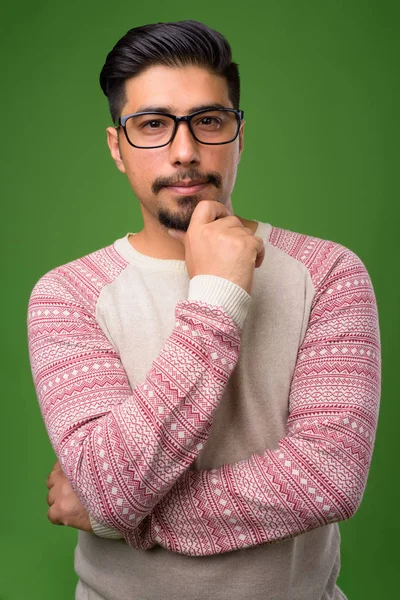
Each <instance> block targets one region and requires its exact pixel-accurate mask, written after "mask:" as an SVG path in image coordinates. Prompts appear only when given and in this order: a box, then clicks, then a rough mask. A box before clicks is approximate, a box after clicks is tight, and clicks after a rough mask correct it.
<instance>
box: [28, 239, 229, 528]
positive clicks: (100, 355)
mask: <svg viewBox="0 0 400 600" xmlns="http://www.w3.org/2000/svg"><path fill="white" fill-rule="evenodd" d="M126 267H127V262H126V261H125V260H124V259H123V258H122V257H121V256H120V255H119V254H118V252H117V251H116V249H115V248H114V246H108V247H107V248H104V249H102V250H98V251H96V252H94V253H92V254H89V255H88V256H85V257H83V258H81V259H78V260H75V261H72V262H70V263H68V264H67V265H64V266H62V267H58V268H56V269H54V270H52V271H50V272H49V273H47V274H46V275H44V276H43V277H42V278H41V279H40V280H39V281H38V282H37V284H36V285H35V287H34V289H33V291H32V294H31V297H30V302H29V307H28V341H29V353H30V362H31V368H32V374H33V379H34V384H35V387H36V392H37V395H38V399H39V403H40V407H41V411H42V415H43V419H44V421H45V424H46V428H47V431H48V434H49V437H50V440H51V443H52V445H53V448H54V450H55V452H56V454H57V456H58V458H59V460H60V463H61V465H62V468H63V470H64V472H65V474H66V475H67V477H68V479H69V481H70V483H71V485H72V487H73V488H74V489H75V491H76V492H77V494H78V496H79V498H80V499H81V502H82V503H83V505H84V506H85V507H86V508H87V510H88V512H89V513H90V514H91V515H93V516H94V518H95V519H97V520H98V521H99V522H103V523H105V524H107V525H108V526H110V527H113V528H116V529H118V530H120V531H124V530H126V529H128V530H132V528H136V527H137V526H138V524H139V523H140V522H141V520H142V519H143V518H144V517H145V516H146V515H148V514H149V513H150V512H151V511H152V510H153V508H154V506H155V505H156V504H157V503H158V502H159V500H160V499H161V498H162V497H163V496H164V495H165V494H167V492H168V491H169V490H170V489H171V487H172V486H173V485H174V483H175V482H176V481H177V479H179V477H180V476H181V475H182V473H183V472H184V471H185V470H186V469H187V468H188V467H189V466H190V464H191V463H192V462H193V461H194V460H195V458H196V456H197V455H198V453H199V452H200V450H201V448H202V447H203V444H204V442H205V440H206V439H207V436H208V433H209V429H210V427H211V424H212V419H213V414H214V411H215V408H216V407H217V406H218V403H219V401H220V399H221V397H222V394H223V391H224V389H225V387H226V385H227V382H228V380H229V377H230V375H231V373H232V371H233V369H234V367H235V365H236V363H237V360H238V357H239V347H240V335H239V331H238V328H237V326H236V324H235V323H234V321H233V320H232V319H231V317H230V316H228V315H227V314H226V313H225V311H223V310H222V309H221V308H220V307H216V306H210V305H209V304H207V303H204V302H194V301H191V302H189V301H182V302H179V303H178V304H177V305H176V309H175V316H176V322H175V327H174V329H173V331H172V333H171V335H170V336H169V337H168V339H167V340H166V341H165V344H164V345H163V347H162V349H161V351H160V354H159V356H158V357H157V358H156V359H155V360H154V361H153V363H152V368H151V370H150V371H149V372H148V373H147V375H146V378H145V381H143V382H142V383H141V384H140V385H138V386H136V387H135V389H134V390H132V389H131V387H130V384H129V381H128V379H127V376H126V373H125V370H124V369H123V366H122V364H121V362H120V358H119V356H118V354H117V353H116V351H115V349H114V348H113V347H112V345H111V344H110V342H109V341H108V339H107V337H106V336H105V335H104V333H103V331H102V330H101V329H100V327H99V325H98V323H97V321H96V303H97V300H98V297H99V294H100V292H101V290H102V289H103V287H104V286H106V285H108V284H110V283H111V282H112V281H114V280H115V279H116V277H118V275H119V274H120V273H121V272H122V271H123V270H124V269H125V268H126Z"/></svg>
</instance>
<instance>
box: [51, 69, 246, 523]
mask: <svg viewBox="0 0 400 600" xmlns="http://www.w3.org/2000/svg"><path fill="white" fill-rule="evenodd" d="M125 86H126V88H125V89H126V103H125V105H124V106H123V109H122V111H121V114H122V115H125V114H129V113H134V112H139V110H141V109H142V110H143V108H142V107H147V106H150V105H152V106H169V110H168V112H170V113H172V114H175V115H187V114H190V113H191V112H193V107H197V106H202V105H205V104H215V103H218V104H221V105H223V106H224V107H226V108H234V107H233V105H232V103H231V101H230V100H229V95H228V86H227V82H226V80H225V79H224V78H222V77H219V76H217V75H213V74H211V73H209V72H208V71H207V70H205V69H203V68H199V67H194V66H187V67H179V68H173V67H165V66H154V67H150V68H149V69H147V70H146V71H144V72H142V73H141V74H140V75H137V76H135V77H133V78H131V79H128V80H127V81H126V84H125ZM106 131H107V143H108V147H109V149H110V153H111V156H112V158H113V160H114V162H115V164H116V167H117V169H118V170H119V171H121V173H124V174H125V175H126V176H127V177H128V180H129V183H130V185H131V187H132V190H133V191H134V193H135V195H136V197H137V198H138V200H139V203H140V207H141V211H142V217H143V229H142V230H141V231H140V232H138V233H137V234H136V235H135V236H130V238H129V241H130V243H131V244H132V246H133V247H134V248H135V249H136V250H138V251H139V252H141V253H142V254H146V255H147V256H151V257H153V258H162V259H177V260H185V246H184V244H183V243H182V239H181V238H174V237H172V236H171V235H169V234H168V229H172V230H175V231H177V232H186V231H187V229H188V227H189V224H190V221H191V217H192V214H193V212H194V209H195V208H196V206H197V205H198V204H199V202H200V201H201V200H214V201H217V202H220V203H222V204H223V205H224V206H225V207H226V209H227V211H228V213H229V215H234V213H233V209H232V203H231V194H232V190H233V187H234V184H235V180H236V174H237V168H238V164H239V162H240V158H241V154H242V152H243V147H244V142H243V138H244V122H242V124H241V127H240V132H239V136H238V137H237V139H236V140H235V141H234V142H232V143H230V144H224V145H220V146H207V145H204V144H200V143H199V142H197V141H196V140H195V139H194V138H193V137H192V135H191V133H190V131H189V128H188V126H187V125H186V124H185V123H181V124H180V125H179V127H178V131H177V133H176V136H175V138H174V140H173V141H172V142H171V143H170V144H169V145H168V146H164V147H163V148H154V149H150V150H149V149H139V148H134V147H132V146H131V145H130V144H129V143H128V141H127V140H126V137H125V135H124V133H123V131H122V130H120V129H117V128H115V127H108V128H107V130H106ZM210 174H217V176H219V177H217V179H218V180H219V181H220V182H221V183H220V185H219V186H217V185H215V184H209V185H207V186H205V188H204V189H202V190H201V191H200V192H198V193H194V194H192V195H185V196H183V195H181V194H178V193H177V192H176V191H173V190H171V189H168V188H166V187H162V188H161V189H160V190H159V191H158V192H156V193H155V192H154V190H153V189H152V188H153V186H154V184H155V183H157V182H158V181H159V180H160V178H162V179H163V180H164V181H165V182H168V183H171V184H172V183H176V182H177V181H178V180H181V179H184V178H187V179H196V178H198V179H208V177H209V175H210ZM235 216H236V217H237V218H238V219H239V220H240V222H241V223H242V225H243V226H244V227H247V228H248V229H249V230H250V232H251V233H254V232H255V230H256V228H257V223H256V222H255V221H249V220H247V219H244V218H242V217H239V216H238V215H235ZM256 266H258V264H257V263H256ZM46 485H47V487H48V489H49V493H48V496H47V503H48V505H49V507H50V508H49V510H48V513H47V516H48V518H49V520H50V521H51V523H53V524H55V525H67V526H69V527H75V528H77V529H82V530H84V531H89V532H90V531H92V528H91V526H90V521H89V515H88V513H87V511H86V509H85V508H84V507H83V505H82V504H81V502H80V500H79V498H78V496H77V495H76V494H75V492H74V491H73V489H72V488H71V486H70V484H69V482H68V480H67V478H66V477H65V475H64V473H63V471H62V469H61V466H60V464H59V462H58V461H57V462H56V463H55V464H54V466H53V470H52V472H51V473H50V475H49V477H48V478H47V481H46Z"/></svg>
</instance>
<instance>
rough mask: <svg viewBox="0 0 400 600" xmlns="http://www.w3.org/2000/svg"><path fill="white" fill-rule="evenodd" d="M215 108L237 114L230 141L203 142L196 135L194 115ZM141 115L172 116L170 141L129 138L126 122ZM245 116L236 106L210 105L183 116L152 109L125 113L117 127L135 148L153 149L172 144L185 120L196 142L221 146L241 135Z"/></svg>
mask: <svg viewBox="0 0 400 600" xmlns="http://www.w3.org/2000/svg"><path fill="white" fill-rule="evenodd" d="M213 110H220V111H226V112H232V113H234V114H235V115H236V119H237V131H236V134H235V136H234V137H233V138H232V139H231V140H229V141H228V142H202V141H201V140H199V139H198V138H197V137H196V135H195V133H194V131H193V129H192V125H191V120H192V119H193V117H195V116H196V115H199V114H202V113H208V112H210V111H213ZM141 115H163V116H164V117H170V118H171V119H172V120H173V121H174V122H175V125H174V129H173V131H172V134H171V138H170V139H169V140H168V142H166V143H165V144H161V145H160V146H137V145H136V144H133V143H132V142H131V140H130V139H129V136H128V133H127V131H126V122H127V120H128V119H129V118H130V117H139V116H141ZM243 118H244V112H243V110H237V109H236V108H219V107H215V108H213V107H210V108H205V109H203V110H197V111H196V112H194V113H191V114H190V115H183V116H181V117H178V116H177V115H171V114H170V113H164V112H160V111H157V110H154V111H153V110H150V111H144V112H138V113H131V114H129V115H123V116H122V117H119V119H118V123H119V125H118V126H117V127H116V129H117V128H118V127H119V126H121V127H122V129H123V130H124V134H125V137H126V139H127V142H128V144H130V145H131V146H133V147H134V148H140V149H143V150H153V148H163V147H164V146H168V144H170V143H171V142H172V140H173V139H174V137H175V135H176V132H177V130H178V125H179V123H181V122H185V123H187V124H188V127H189V131H190V133H191V134H192V136H193V137H194V139H195V140H196V142H199V144H205V145H207V146H221V145H222V144H231V143H232V142H234V141H235V140H236V138H237V136H238V135H239V130H240V124H241V122H242V121H243Z"/></svg>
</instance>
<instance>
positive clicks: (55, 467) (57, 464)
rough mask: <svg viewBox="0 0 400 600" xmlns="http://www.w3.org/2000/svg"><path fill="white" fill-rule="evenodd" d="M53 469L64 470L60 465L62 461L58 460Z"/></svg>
mask: <svg viewBox="0 0 400 600" xmlns="http://www.w3.org/2000/svg"><path fill="white" fill-rule="evenodd" d="M53 471H56V472H57V471H62V467H61V465H60V461H59V460H56V462H55V463H54V466H53Z"/></svg>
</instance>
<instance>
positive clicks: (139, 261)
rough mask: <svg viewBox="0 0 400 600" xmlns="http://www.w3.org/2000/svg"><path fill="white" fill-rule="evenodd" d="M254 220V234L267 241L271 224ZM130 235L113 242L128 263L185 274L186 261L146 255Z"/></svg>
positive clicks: (130, 233)
mask: <svg viewBox="0 0 400 600" xmlns="http://www.w3.org/2000/svg"><path fill="white" fill-rule="evenodd" d="M254 221H255V222H256V223H257V229H256V230H255V232H254V235H258V236H259V237H262V238H263V240H264V242H265V243H266V242H268V238H269V234H270V232H271V229H272V226H271V225H270V224H269V223H263V222H261V221H256V220H254ZM130 235H136V233H132V232H128V233H127V234H126V235H124V237H122V238H119V239H118V240H116V241H115V242H114V246H115V248H116V250H117V251H118V252H119V254H121V256H123V257H124V258H125V260H127V261H128V262H129V263H130V264H132V265H137V266H140V267H143V268H145V269H149V270H150V269H151V270H152V271H154V270H156V271H175V272H178V273H179V272H180V273H186V274H187V268H186V263H185V261H184V260H178V259H170V258H154V257H153V256H147V254H143V253H142V252H139V251H138V250H136V248H134V247H133V246H132V244H131V243H130V241H129V239H128V238H129V236H130Z"/></svg>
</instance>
